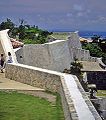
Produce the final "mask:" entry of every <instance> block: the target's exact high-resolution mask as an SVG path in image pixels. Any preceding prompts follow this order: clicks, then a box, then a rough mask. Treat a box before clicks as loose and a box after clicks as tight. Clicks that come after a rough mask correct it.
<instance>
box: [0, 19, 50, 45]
mask: <svg viewBox="0 0 106 120" xmlns="http://www.w3.org/2000/svg"><path fill="white" fill-rule="evenodd" d="M5 29H10V31H9V36H10V37H12V38H17V39H18V40H20V41H21V42H24V43H25V44H43V43H45V42H47V38H48V36H49V35H50V34H52V33H50V32H48V31H47V30H42V29H40V28H39V27H38V26H35V25H33V26H31V25H29V24H27V23H26V22H25V21H24V20H23V19H21V20H20V21H19V26H17V25H16V24H14V23H13V22H12V21H11V19H8V18H7V19H6V21H4V22H2V23H1V24H0V30H5Z"/></svg>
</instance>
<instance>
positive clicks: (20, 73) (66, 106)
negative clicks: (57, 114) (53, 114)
mask: <svg viewBox="0 0 106 120" xmlns="http://www.w3.org/2000/svg"><path fill="white" fill-rule="evenodd" d="M65 75H66V74H64V73H59V72H56V71H51V70H46V69H42V68H36V67H32V66H27V65H22V64H7V65H6V72H5V76H6V77H7V78H10V79H12V80H16V81H19V82H22V83H26V84H29V85H32V86H36V87H40V88H44V89H45V90H49V91H52V92H58V93H59V94H60V96H61V101H62V106H63V111H64V116H65V120H83V119H81V118H80V117H79V116H80V115H79V113H80V112H79V111H78V110H79V108H78V109H77V111H76V108H75V106H76V105H75V101H74V102H73V98H72V96H70V95H71V94H70V91H69V89H68V87H67V84H66V82H65V81H66V79H65V78H64V76H65ZM70 76H71V75H70ZM74 77H75V76H74ZM74 79H75V81H76V86H77V89H79V91H80V93H81V96H83V100H84V101H85V104H87V106H88V107H87V106H86V107H87V109H88V111H89V112H91V114H90V115H91V116H92V118H93V119H92V120H101V118H100V117H99V115H98V113H97V112H96V110H95V108H94V107H93V105H92V104H91V102H90V100H89V99H88V97H87V96H86V95H85V92H84V91H83V89H82V86H81V85H80V83H79V82H78V80H76V77H75V78H74ZM70 82H71V81H70ZM72 92H73V93H74V91H71V93H72ZM81 96H80V97H81ZM75 97H76V98H77V96H75ZM78 99H79V100H80V99H82V98H78ZM76 107H78V106H76ZM80 107H82V106H80ZM83 108H84V106H83ZM84 112H85V111H84ZM82 114H85V113H82ZM86 114H87V113H86ZM86 120H91V119H89V118H87V119H86Z"/></svg>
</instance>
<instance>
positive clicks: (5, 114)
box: [0, 91, 64, 120]
mask: <svg viewBox="0 0 106 120" xmlns="http://www.w3.org/2000/svg"><path fill="white" fill-rule="evenodd" d="M0 120H64V116H63V111H62V106H61V103H60V96H58V95H57V101H56V105H53V104H52V103H50V102H48V101H46V100H45V99H41V98H38V97H34V96H31V95H25V94H22V93H17V92H2V91H0Z"/></svg>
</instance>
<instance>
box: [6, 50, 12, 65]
mask: <svg viewBox="0 0 106 120" xmlns="http://www.w3.org/2000/svg"><path fill="white" fill-rule="evenodd" d="M12 62H13V60H12V56H11V53H10V52H8V58H7V63H12Z"/></svg>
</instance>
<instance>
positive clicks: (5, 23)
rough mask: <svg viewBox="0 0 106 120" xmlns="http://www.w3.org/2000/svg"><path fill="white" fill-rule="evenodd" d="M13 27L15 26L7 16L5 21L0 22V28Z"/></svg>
mask: <svg viewBox="0 0 106 120" xmlns="http://www.w3.org/2000/svg"><path fill="white" fill-rule="evenodd" d="M14 27H15V24H14V23H13V22H12V21H11V20H10V19H8V18H7V19H6V21H5V22H2V23H1V24H0V30H5V29H10V30H12V29H13V28H14Z"/></svg>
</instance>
